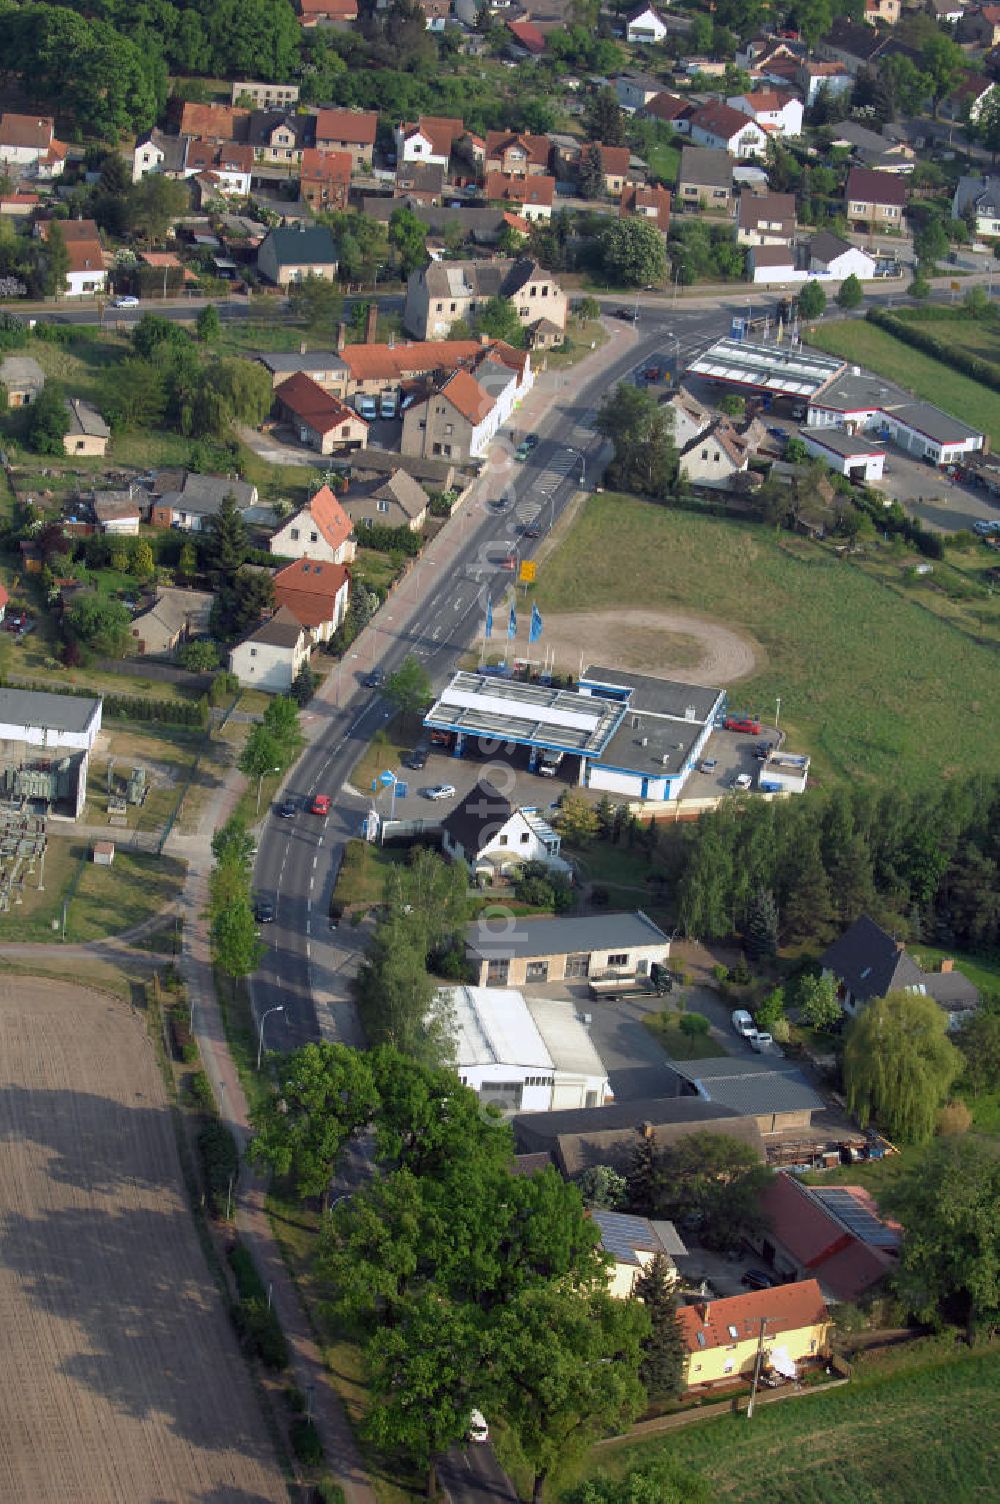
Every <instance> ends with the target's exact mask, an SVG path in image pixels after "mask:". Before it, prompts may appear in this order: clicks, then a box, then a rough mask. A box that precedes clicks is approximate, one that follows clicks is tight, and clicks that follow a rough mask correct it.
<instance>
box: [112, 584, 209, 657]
mask: <svg viewBox="0 0 1000 1504" xmlns="http://www.w3.org/2000/svg"><path fill="white" fill-rule="evenodd" d="M214 599H215V597H214V596H213V595H212V594H211V592H210V591H207V590H179V589H176V588H175V587H173V586H161V587H160V588H159V589H158V590H157V594H156V600H155V601H154V602H153V604H152V605H151V606H149V607H147V609H146V610H145V611H141V612H140V613H139V615H138V616H134V617H133V618H132V626H131V629H130V630H131V636H132V648H133V650H134V651H135V652H136V653H139V654H142V655H149V656H159V657H163V656H164V655H166V654H167V653H172V652H173V651H174V649H175V648H176V647H178V646H179V645H180V644H181V643H182V642H187V641H189V639H190V638H192V637H202V636H204V635H205V634H206V633H207V632H208V629H209V622H210V618H211V614H212V602H213V600H214Z"/></svg>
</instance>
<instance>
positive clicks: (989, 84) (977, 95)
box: [941, 73, 1000, 125]
mask: <svg viewBox="0 0 1000 1504" xmlns="http://www.w3.org/2000/svg"><path fill="white" fill-rule="evenodd" d="M996 91H997V84H996V80H995V79H992V78H987V77H986V74H985V73H966V74H965V75H964V77H962V78H960V79H959V81H958V83H957V85H956V86H955V88H954V89H953V90H952V92H951V93H950V94H949V95H948V98H947V99H946V100H945V101H944V103H943V105H942V106H941V114H942V115H943V116H944V117H945V119H946V120H963V121H965V120H968V121H970V122H971V123H972V124H973V125H978V123H979V119H980V117H981V115H982V113H983V110H984V109H985V108H986V106H987V104H988V103H989V102H990V100H991V99H992V98H993V97H994V95H996V97H997V98H998V99H1000V94H997V93H996Z"/></svg>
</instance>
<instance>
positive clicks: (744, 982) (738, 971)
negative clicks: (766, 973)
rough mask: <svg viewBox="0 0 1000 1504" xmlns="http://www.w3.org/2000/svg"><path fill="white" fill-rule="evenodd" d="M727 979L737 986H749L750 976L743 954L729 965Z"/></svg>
mask: <svg viewBox="0 0 1000 1504" xmlns="http://www.w3.org/2000/svg"><path fill="white" fill-rule="evenodd" d="M729 980H730V981H731V982H734V983H735V985H736V986H737V987H749V985H750V982H751V981H752V978H751V976H750V968H749V966H748V965H747V962H746V957H745V956H740V959H739V960H738V961H737V963H736V965H735V966H730V968H729Z"/></svg>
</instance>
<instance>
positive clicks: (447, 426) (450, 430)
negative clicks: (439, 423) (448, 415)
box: [444, 423, 455, 433]
mask: <svg viewBox="0 0 1000 1504" xmlns="http://www.w3.org/2000/svg"><path fill="white" fill-rule="evenodd" d="M444 431H445V433H454V431H455V425H454V423H446V424H445V425H444Z"/></svg>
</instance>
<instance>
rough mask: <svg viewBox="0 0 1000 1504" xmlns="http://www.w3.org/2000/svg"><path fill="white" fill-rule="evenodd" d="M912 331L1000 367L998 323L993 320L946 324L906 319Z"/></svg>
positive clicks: (950, 322)
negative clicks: (944, 342) (931, 335)
mask: <svg viewBox="0 0 1000 1504" xmlns="http://www.w3.org/2000/svg"><path fill="white" fill-rule="evenodd" d="M906 322H907V323H908V324H910V325H911V326H912V327H913V328H914V329H922V330H923V331H924V333H925V334H933V335H935V336H936V337H937V338H938V339H943V340H947V342H948V344H949V345H954V346H955V348H956V349H957V350H964V351H965V352H966V354H968V355H978V356H979V357H980V358H981V359H982V360H991V361H992V362H993V363H994V365H997V366H1000V323H998V322H997V321H996V320H995V319H994V320H993V321H992V322H990V321H988V320H987V319H949V320H948V321H947V322H946V323H945V322H942V321H939V320H937V319H928V320H926V321H925V320H924V319H919V318H917V319H909V318H908V319H907V320H906Z"/></svg>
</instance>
